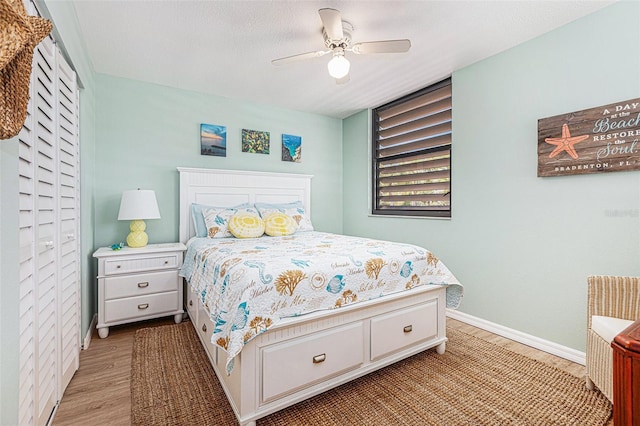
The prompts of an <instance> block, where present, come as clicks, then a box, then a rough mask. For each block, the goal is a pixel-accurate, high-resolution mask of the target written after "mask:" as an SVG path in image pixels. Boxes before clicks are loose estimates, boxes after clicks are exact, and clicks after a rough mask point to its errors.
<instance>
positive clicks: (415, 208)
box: [378, 205, 451, 217]
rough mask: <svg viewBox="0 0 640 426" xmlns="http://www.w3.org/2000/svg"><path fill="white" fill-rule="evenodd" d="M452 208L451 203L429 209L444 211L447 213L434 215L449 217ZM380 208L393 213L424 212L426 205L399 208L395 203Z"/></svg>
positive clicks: (382, 210)
mask: <svg viewBox="0 0 640 426" xmlns="http://www.w3.org/2000/svg"><path fill="white" fill-rule="evenodd" d="M450 209H451V205H447V206H429V209H428V210H429V211H430V212H443V213H445V214H439V215H436V214H434V215H433V216H438V217H448V216H449V215H448V214H446V213H447V212H448V211H449V210H450ZM378 210H380V212H381V213H382V212H388V213H391V214H399V215H402V214H403V213H406V212H423V211H424V210H425V207H424V206H402V210H398V206H395V205H380V206H379V207H378ZM416 215H417V214H416ZM417 216H424V215H417Z"/></svg>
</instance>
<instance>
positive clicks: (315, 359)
mask: <svg viewBox="0 0 640 426" xmlns="http://www.w3.org/2000/svg"><path fill="white" fill-rule="evenodd" d="M325 359H327V354H320V355H316V356H314V357H313V363H314V364H320V363H321V362H324V360H325Z"/></svg>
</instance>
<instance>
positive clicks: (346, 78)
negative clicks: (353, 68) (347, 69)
mask: <svg viewBox="0 0 640 426" xmlns="http://www.w3.org/2000/svg"><path fill="white" fill-rule="evenodd" d="M349 80H351V78H349V74H347V75H345V76H344V77H342V78H336V84H346V83H348V82H349Z"/></svg>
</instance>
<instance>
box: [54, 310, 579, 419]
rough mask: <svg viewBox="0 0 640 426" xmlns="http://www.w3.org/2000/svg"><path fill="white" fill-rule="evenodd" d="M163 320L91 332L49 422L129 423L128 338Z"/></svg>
mask: <svg viewBox="0 0 640 426" xmlns="http://www.w3.org/2000/svg"><path fill="white" fill-rule="evenodd" d="M165 324H173V317H167V318H166V319H160V320H151V321H145V322H140V323H135V324H129V325H123V326H118V327H111V328H110V333H109V337H107V338H106V339H100V338H99V337H98V335H97V333H96V332H94V333H93V336H92V339H91V344H90V345H89V349H87V350H84V351H82V352H81V353H80V369H79V370H78V371H77V372H76V374H75V376H74V377H73V379H72V380H71V383H70V384H69V386H68V387H67V390H66V391H65V393H64V396H63V398H62V401H61V403H60V407H59V408H58V411H57V413H56V415H55V418H54V421H53V425H54V426H62V425H87V424H93V425H129V424H130V423H131V421H130V413H131V394H130V380H129V377H130V372H131V350H132V346H133V336H134V334H135V331H136V330H137V329H139V328H143V327H155V326H159V325H165ZM447 327H448V328H453V329H458V330H460V331H463V332H465V333H468V334H473V335H475V336H477V337H480V338H482V339H484V340H487V341H490V342H493V343H495V344H498V345H501V346H504V347H506V348H508V349H510V350H512V351H514V352H518V353H521V354H523V355H526V356H529V357H531V358H534V359H537V360H540V361H542V362H545V363H547V364H550V365H553V366H555V367H557V368H559V369H562V370H564V371H566V372H568V373H570V374H573V375H574V376H577V377H584V373H585V371H584V366H583V365H580V364H576V363H574V362H571V361H568V360H566V359H563V358H559V357H556V356H553V355H550V354H548V353H546V352H542V351H539V350H536V349H533V348H531V347H529V346H526V345H523V344H520V343H517V342H514V341H512V340H509V339H506V338H504V337H501V336H498V335H496V334H493V333H490V332H488V331H485V330H481V329H479V328H476V327H473V326H471V325H468V324H465V323H463V322H460V321H456V320H453V319H447Z"/></svg>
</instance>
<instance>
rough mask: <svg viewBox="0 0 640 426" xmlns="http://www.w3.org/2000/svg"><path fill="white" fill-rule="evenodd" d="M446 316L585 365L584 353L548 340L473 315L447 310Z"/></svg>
mask: <svg viewBox="0 0 640 426" xmlns="http://www.w3.org/2000/svg"><path fill="white" fill-rule="evenodd" d="M447 316H448V317H450V318H452V319H455V320H458V321H461V322H464V323H466V324H469V325H472V326H474V327H478V328H481V329H483V330H487V331H490V332H491V333H494V334H497V335H499V336H502V337H506V338H507V339H511V340H514V341H516V342H519V343H522V344H525V345H527V346H531V347H532V348H536V349H539V350H541V351H544V352H547V353H550V354H552V355H555V356H559V357H560V358H564V359H568V360H569V361H572V362H575V363H577V364H582V365H585V353H584V352H580V351H577V350H575V349H572V348H569V347H567V346H563V345H559V344H558V343H554V342H550V341H549V340H545V339H541V338H539V337H536V336H532V335H531V334H527V333H523V332H521V331H518V330H514V329H512V328H509V327H505V326H503V325H500V324H496V323H494V322H491V321H487V320H483V319H482V318H478V317H474V316H473V315H469V314H465V313H464V312H459V311H454V310H452V309H447Z"/></svg>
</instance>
